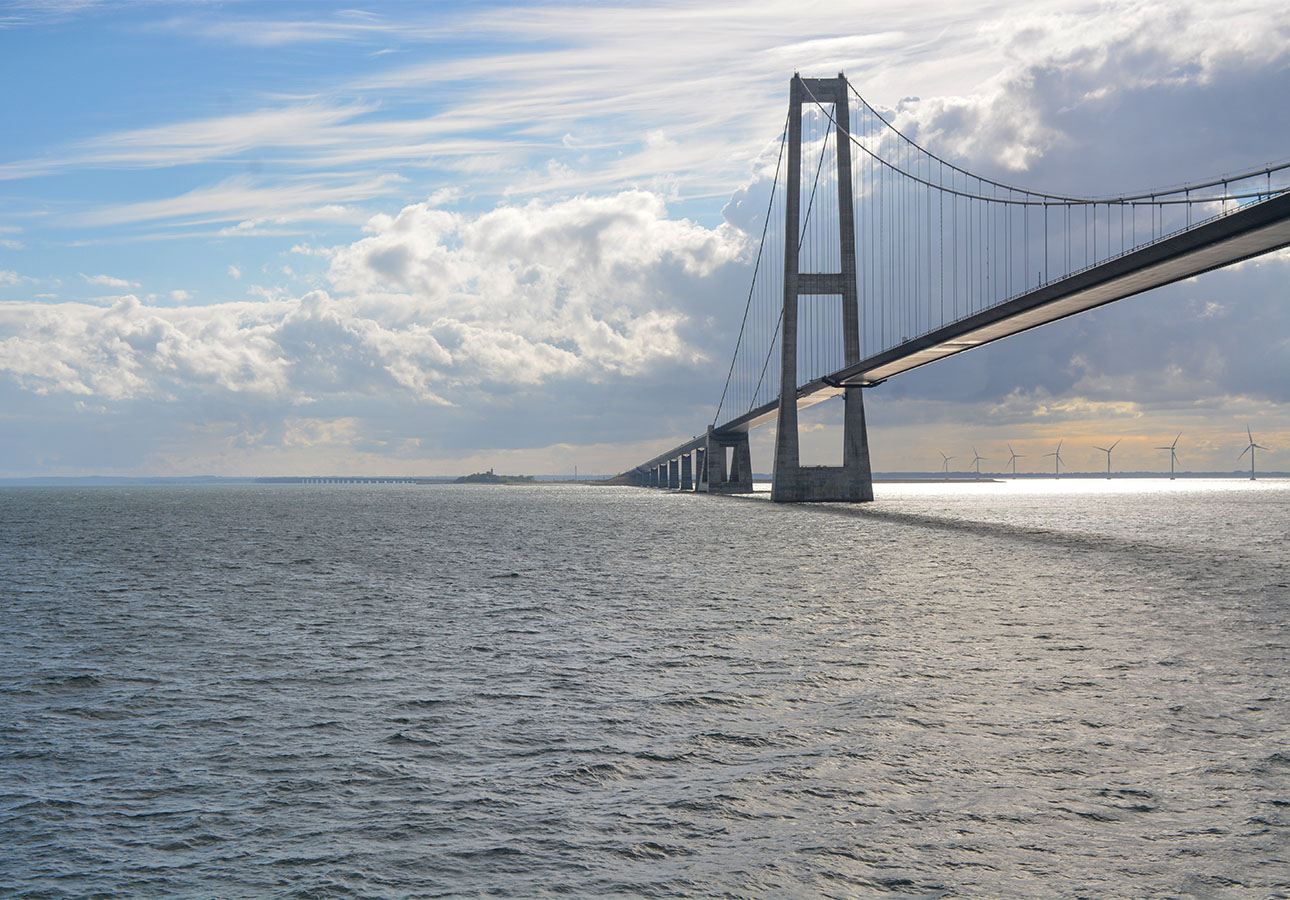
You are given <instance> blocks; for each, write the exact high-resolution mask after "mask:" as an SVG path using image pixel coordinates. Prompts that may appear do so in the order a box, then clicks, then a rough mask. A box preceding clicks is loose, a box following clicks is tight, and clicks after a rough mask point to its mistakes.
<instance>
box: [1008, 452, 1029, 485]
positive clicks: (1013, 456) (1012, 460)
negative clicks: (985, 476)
mask: <svg viewBox="0 0 1290 900" xmlns="http://www.w3.org/2000/svg"><path fill="white" fill-rule="evenodd" d="M1008 454H1009V455H1008V462H1010V463H1012V477H1013V478H1016V477H1017V460H1019V459H1025V457H1024V456H1018V455H1017V454H1016V451H1014V450H1013V449H1012V444H1009V445H1008Z"/></svg>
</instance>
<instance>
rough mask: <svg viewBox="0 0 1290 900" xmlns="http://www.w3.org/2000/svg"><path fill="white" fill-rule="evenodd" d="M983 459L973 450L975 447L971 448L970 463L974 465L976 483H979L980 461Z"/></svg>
mask: <svg viewBox="0 0 1290 900" xmlns="http://www.w3.org/2000/svg"><path fill="white" fill-rule="evenodd" d="M984 459H985V457H984V456H982V455H981V454H980V453H977V452H976V448H975V447H973V448H972V462H973V463H974V464H975V465H976V477H977V480H978V481H980V480H981V461H982V460H984Z"/></svg>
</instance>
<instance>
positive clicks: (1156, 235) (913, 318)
mask: <svg viewBox="0 0 1290 900" xmlns="http://www.w3.org/2000/svg"><path fill="white" fill-rule="evenodd" d="M1286 246H1290V163H1285V164H1282V165H1278V166H1269V167H1265V168H1262V169H1258V170H1255V171H1250V172H1244V173H1240V174H1235V175H1229V176H1224V177H1220V178H1214V179H1210V180H1207V181H1204V182H1200V183H1197V184H1189V185H1184V186H1181V187H1174V188H1168V189H1163V190H1154V191H1150V192H1146V193H1137V194H1132V195H1126V196H1118V197H1096V198H1094V197H1075V196H1065V195H1061V194H1050V193H1044V192H1041V191H1035V190H1031V189H1028V188H1023V187H1018V186H1015V185H1008V184H1004V183H1002V182H1000V181H996V180H993V179H990V178H986V177H983V176H980V175H976V174H973V173H972V172H969V171H967V170H966V169H963V168H960V167H959V166H956V165H954V164H953V163H952V162H949V161H948V160H946V159H943V158H942V157H940V156H937V155H936V154H934V153H931V152H930V151H928V150H926V149H925V148H923V147H922V146H920V145H919V144H918V143H916V142H915V141H914V140H912V139H911V138H910V137H908V136H907V135H905V134H904V133H902V132H901V131H900V130H898V129H897V128H896V127H895V126H894V125H893V124H892V122H891V121H890V120H889V119H888V118H884V116H883V115H882V114H881V113H880V112H879V111H878V110H876V109H874V108H873V107H872V106H870V105H869V104H868V103H867V102H865V100H864V99H863V98H862V97H861V96H860V95H859V94H858V93H857V92H856V91H855V89H854V88H853V87H852V86H851V84H850V83H849V82H848V81H847V79H846V77H845V76H844V75H842V74H839V75H838V77H837V78H802V77H800V76H798V75H794V76H793V79H792V82H791V85H790V90H789V105H788V117H787V121H786V123H785V128H784V134H783V137H782V139H781V142H780V151H779V159H778V162H777V164H776V168H775V177H774V182H773V187H772V189H771V191H770V198H769V201H768V203H767V209H766V215H765V220H764V224H763V229H762V236H761V243H760V246H759V249H758V252H757V257H756V264H755V267H754V274H753V279H752V284H751V286H750V288H749V291H748V296H747V299H746V302H745V306H744V310H743V316H742V320H741V325H740V329H739V337H738V340H737V341H736V345H735V351H734V355H733V358H732V360H731V363H730V367H729V370H728V372H727V375H726V380H725V385H724V387H723V389H722V393H721V399H720V401H719V403H718V404H717V410H716V414H715V415H714V416H713V419H712V422H711V424H709V425H708V427H707V429H706V432H705V433H704V434H702V435H699V436H698V437H695V438H694V439H692V440H690V441H687V442H685V443H683V444H681V445H679V446H677V447H673V448H672V449H670V450H668V451H667V452H665V453H662V454H659V455H658V456H656V457H654V458H653V459H650V460H647V461H645V462H643V463H641V464H640V465H638V466H636V467H634V468H633V469H631V470H629V471H628V472H625V473H623V474H622V475H621V476H619V479H620V480H622V481H626V482H629V483H633V484H637V485H641V486H648V487H657V488H668V489H673V490H698V491H708V492H712V493H747V492H751V491H752V490H753V476H752V459H751V454H750V451H749V442H748V432H749V430H750V429H752V428H754V427H756V426H757V425H761V424H764V423H767V422H770V421H771V420H775V421H776V422H777V427H776V431H775V458H774V472H773V475H772V482H771V498H772V499H773V500H776V501H781V502H800V501H864V500H872V499H873V479H872V474H871V470H870V465H869V443H868V434H867V430H866V427H865V417H864V400H863V394H862V391H863V390H864V389H865V388H869V387H872V386H874V385H878V384H881V383H882V382H883V381H885V380H886V379H888V378H891V377H892V376H894V375H899V374H901V373H903V372H908V371H909V370H911V369H915V368H917V367H919V366H923V365H926V364H928V363H931V362H935V361H936V360H939V359H944V358H945V357H948V356H952V355H954V354H957V353H962V352H963V351H965V350H971V349H974V348H977V347H981V346H983V345H985V344H989V343H991V342H993V341H997V340H1000V339H1002V338H1005V337H1009V336H1012V335H1015V334H1018V333H1020V332H1023V331H1027V330H1029V329H1031V328H1036V327H1038V326H1040V325H1045V324H1047V323H1049V322H1055V321H1057V320H1059V319H1064V318H1066V317H1067V316H1072V315H1075V314H1077V313H1080V312H1084V311H1085V310H1089V309H1093V308H1095V307H1098V306H1102V305H1104V304H1107V303H1113V302H1115V301H1117V300H1123V299H1125V298H1126V297H1131V296H1134V295H1136V294H1140V293H1142V292H1144V291H1149V290H1151V289H1153V288H1157V287H1161V286H1163V285H1166V284H1170V283H1173V282H1176V281H1180V280H1182V279H1186V278H1191V277H1193V276H1195V275H1199V274H1202V273H1204V272H1209V271H1212V270H1214V269H1218V268H1222V267H1223V266H1228V265H1232V264H1234V263H1237V262H1240V261H1242V260H1246V259H1250V258H1252V257H1255V256H1258V255H1260V254H1263V253H1268V252H1270V251H1273V250H1277V249H1280V248H1283V247H1286ZM781 261H782V264H781ZM839 395H841V396H842V397H843V403H844V404H845V409H844V413H843V427H842V440H843V448H842V449H843V452H842V465H841V466H803V465H802V464H801V460H800V454H799V447H798V424H797V417H798V411H799V410H800V409H802V408H804V407H807V406H810V405H812V404H815V403H819V402H820V401H822V400H827V399H829V398H831V397H836V396H839Z"/></svg>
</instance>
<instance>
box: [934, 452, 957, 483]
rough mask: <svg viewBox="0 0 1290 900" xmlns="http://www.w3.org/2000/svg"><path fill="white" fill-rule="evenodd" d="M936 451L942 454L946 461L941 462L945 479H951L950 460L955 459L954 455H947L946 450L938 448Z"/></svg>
mask: <svg viewBox="0 0 1290 900" xmlns="http://www.w3.org/2000/svg"><path fill="white" fill-rule="evenodd" d="M936 452H937V453H939V454H941V459H942V460H944V462H942V463H941V471H942V472H944V473H945V480H946V481H949V480H950V460H951V459H953V458H954V457H952V456H946V455H945V451H943V450H937V451H936Z"/></svg>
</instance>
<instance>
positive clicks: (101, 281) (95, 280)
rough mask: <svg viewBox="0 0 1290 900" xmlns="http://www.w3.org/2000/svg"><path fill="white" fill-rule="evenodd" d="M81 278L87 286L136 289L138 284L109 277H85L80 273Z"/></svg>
mask: <svg viewBox="0 0 1290 900" xmlns="http://www.w3.org/2000/svg"><path fill="white" fill-rule="evenodd" d="M81 277H82V278H84V279H85V281H86V283H88V284H98V285H102V286H104V287H114V288H137V287H138V286H139V282H137V281H129V280H127V279H125V278H115V277H113V276H111V275H86V274H85V273H84V272H82V273H81Z"/></svg>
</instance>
